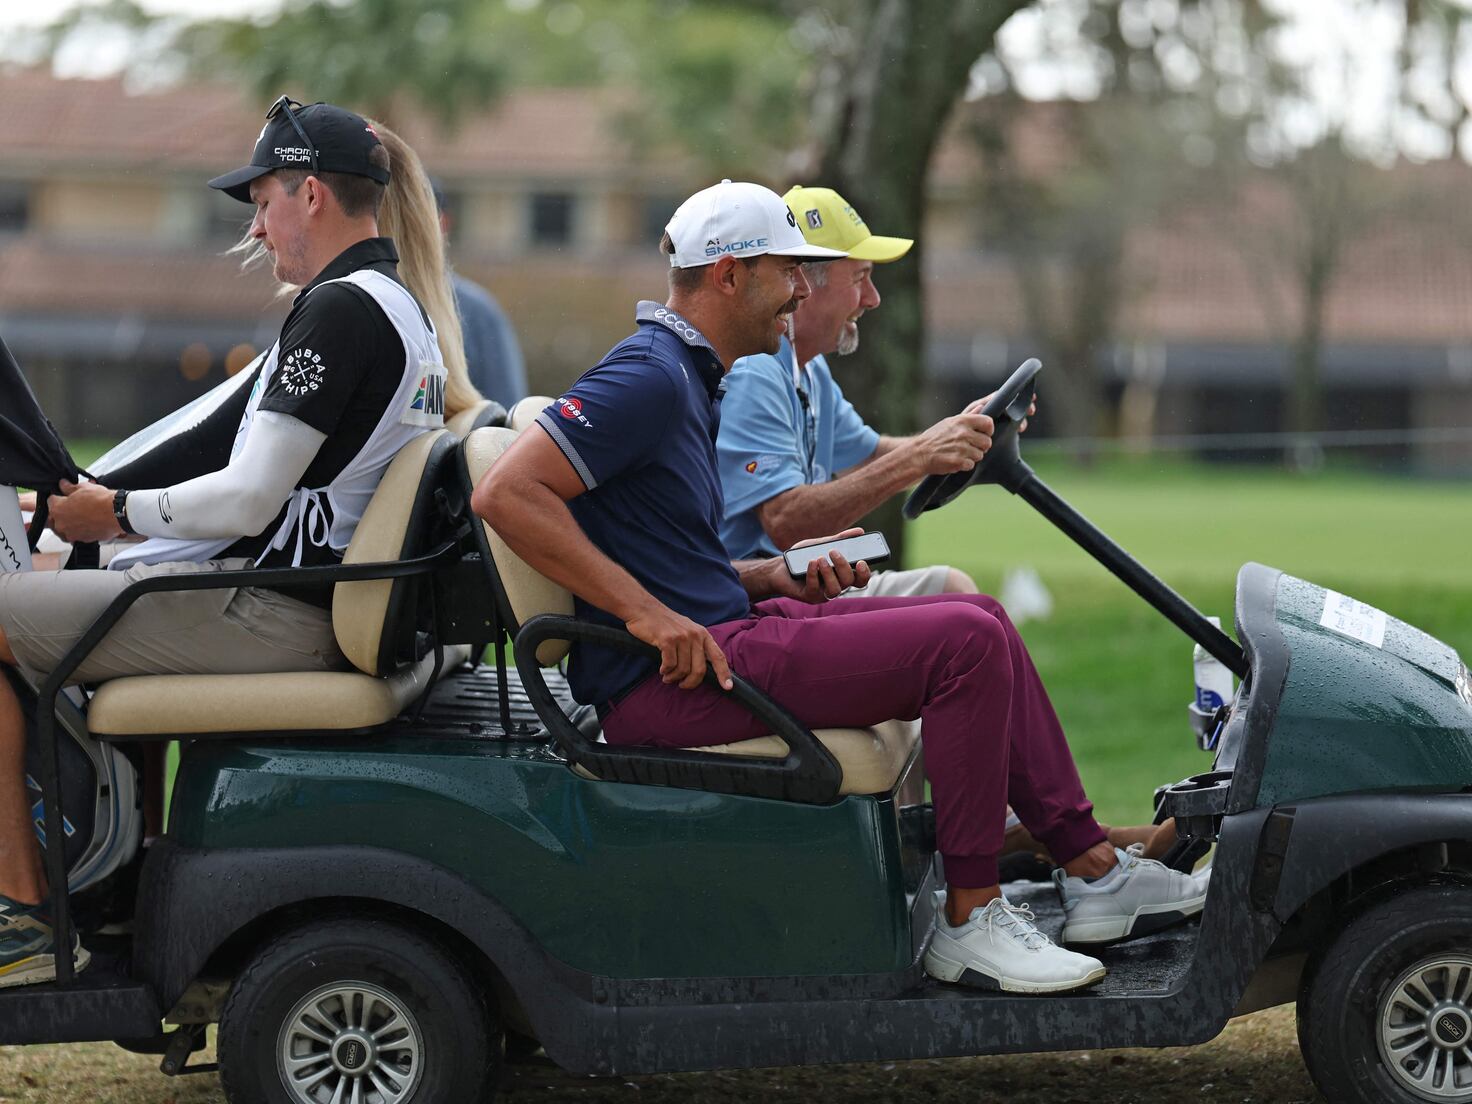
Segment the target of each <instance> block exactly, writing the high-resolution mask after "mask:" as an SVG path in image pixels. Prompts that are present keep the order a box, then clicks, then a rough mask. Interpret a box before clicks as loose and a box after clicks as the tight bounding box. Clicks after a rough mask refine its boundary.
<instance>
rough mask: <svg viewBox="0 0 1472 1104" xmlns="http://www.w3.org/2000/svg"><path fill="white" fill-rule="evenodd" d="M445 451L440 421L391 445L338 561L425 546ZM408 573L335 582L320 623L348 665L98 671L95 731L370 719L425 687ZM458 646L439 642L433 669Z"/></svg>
mask: <svg viewBox="0 0 1472 1104" xmlns="http://www.w3.org/2000/svg"><path fill="white" fill-rule="evenodd" d="M454 451H455V436H454V434H452V433H450V432H449V431H448V430H437V431H436V432H434V433H426V434H424V435H423V436H421V437H418V438H416V439H415V440H414V441H413V442H411V443H410V444H408V445H406V446H405V447H404V448H403V449H402V450H401V451H400V452H399V454H398V455H397V456H396V457H394V459H393V462H392V463H391V464H390V465H389V467H388V471H387V472H386V473H385V474H384V477H383V481H382V483H380V484H379V487H378V490H377V491H376V492H375V493H374V495H373V499H372V501H371V502H369V504H368V509H367V510H366V511H364V513H363V518H362V520H361V521H360V522H359V523H358V529H357V532H356V533H355V534H354V536H353V541H352V543H351V544H350V545H349V546H348V550H347V553H346V555H344V557H343V562H344V563H380V562H385V561H390V560H399V559H412V558H413V557H415V556H419V555H423V554H425V553H426V552H428V551H429V548H428V547H427V546H426V543H425V542H426V539H427V537H426V534H427V532H428V528H429V523H430V518H431V510H432V508H433V504H434V491H435V488H436V487H437V486H439V483H440V480H441V479H442V478H443V475H444V471H445V468H444V465H445V464H446V463H447V462H448V461H449V460H450V459H451V457H452V456H453V454H454ZM417 589H418V581H417V580H415V579H413V578H404V579H381V580H380V579H375V580H371V581H367V582H350V583H338V584H337V586H336V588H335V589H334V591H333V598H332V625H333V631H334V633H335V634H336V636H337V642H338V646H339V647H341V648H342V651H343V654H344V655H345V656H347V658H348V660H349V661H350V662H351V663H352V664H353V666H354V667H355V668H357V669H356V670H355V671H328V672H300V671H297V672H289V673H282V674H250V675H139V676H135V677H132V678H120V679H113V680H112V681H111V682H106V683H103V684H102V686H100V687H99V688H98V690H97V693H96V694H95V695H93V698H92V703H91V705H90V707H89V708H88V711H87V727H88V728H89V729H90V730H91V732H92V733H93V734H94V735H98V736H175V735H193V734H200V733H212V732H284V731H313V730H319V729H328V730H339V731H341V730H353V729H364V728H372V727H375V726H377V725H381V724H385V723H387V722H388V721H391V720H393V719H394V718H395V717H396V716H398V715H399V714H400V713H401V712H403V711H404V710H405V709H406V708H407V707H408V706H410V705H411V704H413V702H414V701H416V700H417V699H418V697H419V696H420V695H421V694H422V693H423V692H424V691H425V689H427V688H428V686H429V683H430V679H431V678H432V676H433V672H434V655H433V654H432V653H431V654H429V655H425V656H423V657H422V658H416V657H415V655H414V637H415V624H414V614H415V605H416V603H415V597H416V593H417ZM468 656H469V650H468V649H467V648H464V647H449V648H446V649H445V669H446V670H452V669H454V668H455V667H458V666H460V665H462V664H463V663H464V662H465V660H466V659H467V658H468Z"/></svg>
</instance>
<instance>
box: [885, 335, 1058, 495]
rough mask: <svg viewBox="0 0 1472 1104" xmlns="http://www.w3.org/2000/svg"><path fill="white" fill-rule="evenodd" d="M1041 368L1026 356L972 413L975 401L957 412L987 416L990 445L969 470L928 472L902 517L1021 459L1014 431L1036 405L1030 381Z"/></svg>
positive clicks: (960, 490)
mask: <svg viewBox="0 0 1472 1104" xmlns="http://www.w3.org/2000/svg"><path fill="white" fill-rule="evenodd" d="M1042 368H1043V365H1042V362H1041V361H1039V360H1037V359H1036V358H1029V359H1028V360H1026V361H1024V362H1023V363H1022V366H1021V367H1020V368H1018V369H1017V371H1015V372H1013V373H1012V375H1010V376H1009V377H1007V382H1006V383H1004V384H1002V386H1001V387H999V388H997V390H996V392H995V393H994V394H992V395H991V396H990V397H989V398H987V399H983V400H981V402H982V404H983V405H982V406H981V409H980V410H979V411H977V412H976V413H975V414H973V413H972V409H973V408H974V407H975V406H976V403H972V404H971V406H969V407H967V408H966V412H965V413H963V414H961V415H959V417H963V418H964V417H968V416H970V417H979V416H985V417H987V418H990V419H991V421H992V424H993V429H992V432H991V447H990V448H989V449H987V450H986V453H985V455H983V456H982V457H981V458H980V459H979V460H977V461H976V463H975V465H974V466H973V467H972V468H970V470H961V471H954V472H952V474H950V475H937V474H932V475H927V476H926V477H925V478H924V479H922V480H921V481H920V485H919V486H918V487H916V488H915V489H914V490H913V491H911V492H910V497H909V498H907V499H906V500H905V505H904V511H903V512H904V515H905V517H907V518H909V519H910V520H912V521H913V520H914V519H915V518H917V517H919V516H920V515H921V514H922V513H924V512H925V511H926V510H934V509H935V508H936V507H938V506H944V505H945V504H946V503H947V502H950V501H951V499H953V498H955V497H956V496H957V495H958V494H960V493H961V492H962V491H964V490H965V489H966V488H967V487H970V486H971V485H972V484H975V483H986V482H992V481H994V479H993V477H994V476H995V475H996V474H998V473H999V471H1000V470H1001V469H1003V468H1007V469H1015V467H1016V465H1017V464H1020V463H1021V460H1020V457H1019V455H1018V451H1017V434H1018V433H1020V432H1021V430H1022V427H1023V426H1025V425H1026V424H1027V417H1028V415H1029V414H1031V413H1032V412H1033V411H1034V410H1035V409H1036V405H1035V404H1034V402H1033V398H1034V394H1033V381H1034V380H1035V379H1036V378H1037V374H1038V373H1039V372H1040V371H1042Z"/></svg>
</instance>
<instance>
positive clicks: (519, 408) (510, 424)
mask: <svg viewBox="0 0 1472 1104" xmlns="http://www.w3.org/2000/svg"><path fill="white" fill-rule="evenodd" d="M553 401H554V400H553V399H551V398H549V397H548V396H546V395H528V396H527V397H526V398H524V399H522V400H521V401H520V402H518V403H514V404H513V405H512V407H511V409H510V410H508V411H507V412H506V427H507V428H508V429H514V430H515V431H516V432H517V433H520V432H521V431H522V430H523V429H525V428H526V427H527V426H529V425H531V424H532V423H533V422H535V421H536V420H537V415H538V414H540V413H541V412H542V411H543V410H546V409H547V407H549V406H551V405H552V403H553Z"/></svg>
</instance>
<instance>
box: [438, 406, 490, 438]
mask: <svg viewBox="0 0 1472 1104" xmlns="http://www.w3.org/2000/svg"><path fill="white" fill-rule="evenodd" d="M490 405H491V400H490V399H481V401H480V402H478V403H471V404H470V405H469V406H467V407H466V408H465V409H464V410H462V411H460V413H459V414H456V415H455V416H454V417H453V418H449V419H447V420H446V421H445V428H446V429H448V430H449V431H450V432H451V433H453V434H454V435H455V436H456V437H464V436H465V435H466V434H467V433H469V432H470V431H471V429H472V428H473V427H474V426H475V420H476V419H477V418H479V417H480V416H481V414H482V413H483V412H484V411H485V409H486V407H488V406H490Z"/></svg>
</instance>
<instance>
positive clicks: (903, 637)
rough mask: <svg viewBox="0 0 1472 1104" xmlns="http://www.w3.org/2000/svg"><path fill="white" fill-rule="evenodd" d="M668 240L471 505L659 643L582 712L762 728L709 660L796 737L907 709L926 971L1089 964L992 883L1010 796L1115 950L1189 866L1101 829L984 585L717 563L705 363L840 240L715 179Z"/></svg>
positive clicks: (789, 292) (1092, 970)
mask: <svg viewBox="0 0 1472 1104" xmlns="http://www.w3.org/2000/svg"><path fill="white" fill-rule="evenodd" d="M661 248H662V249H663V250H664V252H666V253H668V254H669V256H670V264H671V269H670V297H669V301H668V303H666V304H665V305H664V306H660V305H659V304H657V303H641V304H640V305H639V309H638V313H637V316H636V317H637V321H638V330H637V332H636V333H635V334H634V335H632V336H631V337H628V338H626V339H625V340H624V341H622V342H620V343H619V344H618V345H616V346H615V347H614V348H613V349H612V350H611V351H610V352H609V353H608V355H607V356H605V357H604V358H603V360H602V361H600V362H599V363H598V364H597V365H595V366H594V367H593V368H592V369H590V370H589V371H588V372H587V373H586V374H585V375H584V376H583V377H582V378H581V379H579V380H578V381H577V383H575V384H574V385H573V386H572V387H571V388H570V389H569V390H568V391H567V392H566V393H565V394H564V395H563V396H562V397H561V398H560V399H559V400H558V401H557V402H555V403H553V404H552V405H550V406H549V407H548V408H547V409H546V410H544V411H543V412H542V414H541V415H540V416H539V418H538V420H537V427H536V428H535V429H529V430H528V431H527V432H525V433H523V434H522V435H521V437H520V438H518V439H517V441H516V442H515V443H514V444H513V445H512V446H511V447H510V448H509V449H508V450H507V451H506V453H505V455H503V456H502V457H501V459H500V460H499V461H498V462H497V464H496V465H495V466H494V467H493V468H492V469H491V470H490V472H489V473H487V475H486V478H485V479H484V480H482V482H481V484H480V485H479V486H478V487H477V488H476V490H475V494H474V496H473V498H472V506H473V508H474V509H475V511H476V513H477V514H479V515H480V516H481V517H483V518H485V519H486V520H487V521H488V522H489V523H490V524H491V525H492V526H493V527H494V528H495V529H496V531H497V533H499V534H500V536H501V537H502V539H504V540H505V541H506V543H507V544H508V545H509V546H510V548H511V549H512V551H514V552H515V553H516V554H517V555H519V556H520V557H522V559H523V560H525V561H526V563H527V564H528V565H530V566H531V567H532V568H533V569H534V570H536V571H538V572H540V573H541V574H543V575H545V576H546V577H547V578H549V579H551V580H552V581H553V582H555V583H558V584H560V585H562V586H565V587H567V588H568V589H569V590H571V591H572V592H573V593H574V595H575V596H576V597H577V601H578V612H579V614H580V615H582V616H584V617H588V618H591V619H593V620H596V621H601V622H603V623H605V624H612V625H619V624H622V625H624V626H625V627H626V628H627V629H628V630H629V632H631V633H632V634H633V635H634V636H636V637H638V638H639V639H641V640H644V641H646V642H647V643H650V644H652V645H654V646H655V647H656V648H658V649H659V652H660V662H659V666H658V670H657V671H656V670H655V668H654V664H653V661H652V660H643V659H630V658H628V657H626V656H621V655H617V654H614V653H611V652H609V651H608V650H607V649H600V648H596V647H592V646H587V647H583V648H582V649H581V650H580V651H579V652H578V653H576V654H575V656H574V659H573V662H572V664H571V666H570V668H569V671H570V678H571V681H572V685H573V692H574V694H575V695H576V696H577V697H578V698H579V700H581V701H584V702H590V703H593V704H594V705H596V706H597V707H598V710H599V715H600V717H601V718H602V721H603V732H604V736H605V737H606V738H607V739H608V741H609V742H610V743H613V744H631V743H643V744H654V745H661V746H666V747H690V746H695V745H701V746H705V745H713V744H723V743H730V742H733V741H736V740H743V739H749V738H752V737H755V736H760V735H763V734H764V733H763V732H762V731H761V729H760V728H759V727H758V725H757V722H756V721H755V720H754V718H752V717H751V715H750V714H748V713H747V712H746V711H745V710H743V709H741V708H740V707H739V706H737V705H736V704H734V703H733V702H731V701H730V700H728V699H727V698H726V696H725V695H724V694H722V693H720V692H718V691H716V690H714V689H713V688H711V687H709V686H703V685H702V681H703V678H704V675H705V672H706V669H707V666H709V667H710V668H712V669H713V670H714V672H715V674H716V678H717V681H718V682H719V684H720V685H721V686H722V687H724V688H725V689H730V687H731V685H732V683H731V678H730V672H731V671H732V670H735V671H737V672H739V673H740V674H741V675H742V676H743V677H745V678H747V679H749V680H750V681H751V682H752V683H753V684H755V685H756V686H759V687H761V688H762V689H764V690H765V691H766V692H767V693H769V694H770V695H772V696H773V697H774V698H775V699H776V700H777V701H779V702H781V703H782V704H783V705H784V706H786V707H787V708H788V709H789V710H790V711H791V712H792V713H793V714H794V715H795V716H796V717H797V718H798V719H799V720H800V721H801V722H802V723H804V724H805V725H807V726H808V727H810V728H835V727H850V726H865V725H872V724H876V723H879V722H881V721H885V720H889V719H891V718H905V719H913V718H916V717H918V718H920V720H921V733H922V738H923V740H924V742H925V752H926V763H927V768H928V773H929V775H930V782H931V790H932V793H933V796H934V800H935V809H936V833H937V842H938V845H939V849H940V851H941V854H942V857H943V861H944V863H945V873H946V881H947V891H946V908H945V915H944V916H939V917H937V922H936V928H935V932H934V933H933V935H932V938H931V942H930V947H929V950H928V951H927V954H926V968H927V969H928V970H929V971H930V972H931V973H932V974H933V975H934V976H936V977H939V978H942V979H944V980H947V981H958V980H963V979H971V978H974V977H975V976H976V975H981V976H983V977H985V978H987V979H990V983H991V984H995V985H999V986H1000V987H1001V988H1003V989H1007V990H1011V991H1017V992H1054V991H1061V990H1065V989H1073V988H1077V987H1079V986H1082V985H1089V984H1092V983H1093V982H1096V981H1098V980H1099V979H1100V978H1101V977H1103V976H1104V966H1103V964H1102V963H1100V962H1099V961H1098V960H1096V959H1094V958H1091V957H1089V956H1087V955H1081V954H1076V953H1074V952H1071V951H1066V950H1063V949H1062V948H1060V947H1058V946H1056V945H1055V944H1054V943H1053V942H1052V941H1051V940H1049V939H1048V938H1047V936H1045V935H1043V933H1041V932H1039V931H1038V930H1037V929H1036V928H1035V927H1034V926H1033V924H1032V922H1031V914H1030V913H1029V912H1028V911H1027V910H1026V909H1021V908H1014V907H1013V906H1012V905H1010V904H1009V903H1008V902H1007V900H1006V898H1005V897H1004V896H1003V895H1002V892H1001V887H1000V885H998V880H999V879H998V874H997V857H998V856H999V855H1000V854H1001V852H1002V850H1003V829H1004V824H1005V820H1006V809H1007V803H1008V799H1009V798H1010V799H1011V804H1012V805H1013V807H1014V808H1015V809H1016V810H1017V813H1018V816H1019V817H1020V818H1021V819H1022V822H1023V823H1024V824H1025V825H1026V826H1027V827H1028V829H1029V830H1030V831H1031V832H1032V833H1033V835H1034V836H1035V837H1036V838H1037V839H1038V840H1039V841H1041V842H1042V843H1043V844H1044V846H1046V847H1047V848H1048V849H1049V851H1050V852H1051V853H1052V854H1053V856H1054V857H1055V858H1056V859H1057V860H1059V861H1060V862H1061V863H1062V864H1063V869H1062V870H1060V871H1058V873H1057V875H1056V881H1057V885H1058V889H1059V893H1060V895H1061V896H1062V898H1063V900H1064V907H1065V909H1066V910H1067V913H1068V916H1069V919H1068V921H1067V924H1066V926H1065V929H1064V937H1065V939H1069V940H1072V941H1075V942H1081V943H1089V942H1093V943H1100V942H1110V941H1114V940H1117V939H1120V938H1126V937H1128V936H1129V935H1130V934H1132V933H1133V932H1134V931H1135V926H1136V923H1137V921H1138V920H1139V919H1140V918H1141V917H1146V916H1148V917H1151V918H1152V919H1155V920H1162V919H1164V917H1166V916H1173V917H1179V918H1182V919H1183V918H1184V917H1185V916H1188V915H1191V914H1193V913H1195V912H1198V911H1200V909H1201V906H1202V903H1203V902H1204V900H1205V895H1206V888H1205V884H1204V881H1202V880H1199V879H1196V878H1192V877H1189V876H1187V875H1183V874H1179V873H1177V872H1175V871H1172V870H1168V869H1167V868H1166V867H1164V866H1162V865H1160V864H1159V863H1156V862H1151V861H1149V860H1146V859H1143V858H1141V857H1140V856H1139V855H1138V854H1136V853H1134V849H1131V851H1130V852H1123V851H1116V850H1115V849H1114V848H1111V847H1110V846H1108V844H1107V843H1106V841H1105V835H1104V832H1103V831H1102V829H1101V828H1100V827H1099V825H1098V823H1097V822H1096V821H1095V820H1094V818H1093V816H1092V808H1093V807H1092V806H1091V805H1090V804H1089V801H1088V799H1087V797H1085V796H1084V793H1083V788H1082V786H1081V785H1080V783H1079V780H1078V772H1077V770H1076V769H1075V768H1074V765H1073V759H1072V754H1071V752H1070V751H1069V749H1068V744H1067V742H1066V740H1065V739H1064V736H1063V731H1062V728H1061V726H1060V725H1059V724H1058V719H1057V717H1056V715H1055V714H1054V713H1053V709H1052V706H1051V705H1050V704H1049V702H1048V698H1047V693H1046V691H1045V690H1044V689H1043V685H1042V681H1041V680H1040V679H1039V677H1038V674H1037V671H1036V670H1035V669H1034V667H1033V665H1032V661H1031V659H1030V657H1029V656H1028V654H1027V650H1026V648H1025V647H1024V645H1023V643H1022V640H1021V638H1020V637H1019V636H1018V635H1017V632H1016V630H1015V629H1014V628H1013V626H1012V624H1011V622H1010V621H1009V620H1008V619H1007V615H1006V613H1005V611H1003V610H1002V608H1001V606H1000V605H998V604H997V603H996V602H995V600H993V599H991V598H987V597H985V596H984V595H969V594H966V595H963V594H957V595H941V596H933V597H924V598H901V597H895V598H859V599H854V600H851V601H844V602H828V601H827V600H828V599H830V598H834V597H837V595H838V594H839V593H840V591H841V590H842V589H844V588H845V587H847V586H849V585H857V586H863V585H864V584H865V583H867V581H868V578H869V571H868V567H867V566H866V565H864V564H862V563H860V564H854V565H852V566H851V565H849V564H847V563H845V562H844V561H843V559H842V558H841V557H838V556H834V557H833V560H832V562H831V563H830V562H829V561H827V560H821V559H820V560H815V561H813V562H812V563H810V564H809V567H808V574H807V577H806V579H804V580H802V581H801V582H799V581H795V580H793V579H792V578H791V577H789V576H788V574H787V571H786V565H785V563H784V562H783V560H782V558H781V557H773V558H771V559H763V560H746V561H737V562H735V563H731V562H729V561H728V560H727V559H726V555H725V552H724V549H723V546H722V544H721V540H720V524H721V520H722V514H723V502H722V494H721V485H720V480H719V476H718V474H717V468H716V449H715V440H716V434H717V431H718V429H719V424H720V406H719V402H720V382H721V378H722V376H723V375H724V373H725V372H726V371H727V370H728V369H729V367H730V366H731V365H732V364H733V363H735V361H736V360H737V359H738V358H740V357H742V356H749V355H752V354H756V353H771V352H773V351H775V350H776V348H777V346H778V344H779V342H780V341H781V339H782V337H783V335H784V334H786V332H787V330H788V327H789V324H790V317H791V314H792V312H793V311H794V310H795V309H796V308H797V306H798V304H799V303H801V301H802V300H803V299H804V298H805V297H806V296H807V294H808V291H809V286H808V283H807V280H806V278H805V277H804V275H803V273H802V269H801V262H802V261H803V260H804V258H806V259H808V260H809V261H811V260H812V259H814V258H818V257H824V256H828V257H834V256H841V254H838V253H837V252H836V251H834V250H829V249H822V248H820V247H817V246H813V245H810V244H808V243H806V242H805V241H804V239H803V236H802V233H801V232H800V231H799V230H798V229H797V227H796V219H795V217H794V216H793V215H792V213H791V212H790V211H789V210H788V209H787V207H786V205H785V204H784V203H783V202H782V200H781V199H780V198H779V197H778V196H777V195H776V193H774V192H771V191H769V190H768V189H766V188H762V187H759V186H758V185H754V184H733V183H731V182H730V181H723V182H722V183H721V184H718V185H716V186H714V187H711V188H707V189H705V190H704V191H702V192H698V193H696V194H695V195H694V196H692V197H691V198H690V199H688V200H686V201H685V203H683V204H682V205H681V206H680V208H679V210H677V211H676V212H675V215H674V218H672V219H671V220H670V223H669V225H668V227H667V228H666V233H665V238H664V241H663V242H662V243H661ZM987 422H988V424H987V425H985V426H984V427H982V428H983V429H984V431H985V432H986V433H987V434H989V433H990V430H991V426H990V424H989V420H987ZM987 443H988V445H989V444H990V438H989V436H988V439H987ZM753 603H755V604H753ZM835 907H842V904H841V903H838V902H836V903H835Z"/></svg>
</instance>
